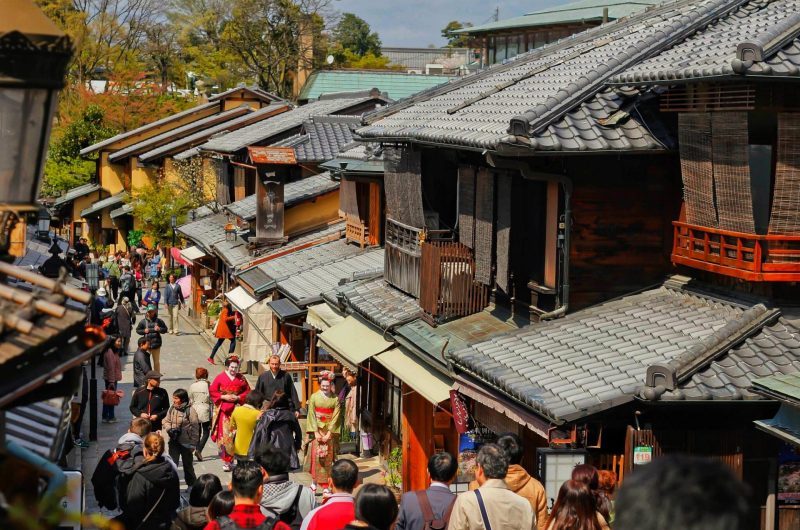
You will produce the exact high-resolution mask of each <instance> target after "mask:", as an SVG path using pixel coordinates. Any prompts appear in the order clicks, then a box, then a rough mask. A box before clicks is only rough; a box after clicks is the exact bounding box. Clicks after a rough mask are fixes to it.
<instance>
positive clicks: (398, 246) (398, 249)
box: [384, 218, 422, 298]
mask: <svg viewBox="0 0 800 530" xmlns="http://www.w3.org/2000/svg"><path fill="white" fill-rule="evenodd" d="M421 234H422V229H421V228H414V227H413V226H408V225H405V224H403V223H401V222H399V221H395V220H394V219H389V218H387V219H386V258H385V261H384V277H385V278H386V281H388V282H389V283H390V284H392V285H394V286H395V287H397V288H398V289H400V290H401V291H403V292H406V293H408V294H410V295H411V296H413V297H415V298H419V291H420V289H419V275H420V256H421V251H420V239H421V238H420V236H421Z"/></svg>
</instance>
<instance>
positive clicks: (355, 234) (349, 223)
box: [344, 214, 369, 248]
mask: <svg viewBox="0 0 800 530" xmlns="http://www.w3.org/2000/svg"><path fill="white" fill-rule="evenodd" d="M344 220H345V232H344V237H345V239H346V240H347V242H348V243H350V242H353V243H358V244H359V245H360V246H361V248H364V247H366V246H369V228H368V227H367V225H366V224H365V223H364V222H363V221H362V220H361V219H359V218H358V217H356V216H355V215H350V214H346V215H345V217H344Z"/></svg>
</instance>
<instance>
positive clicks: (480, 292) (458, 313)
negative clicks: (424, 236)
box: [419, 241, 489, 322]
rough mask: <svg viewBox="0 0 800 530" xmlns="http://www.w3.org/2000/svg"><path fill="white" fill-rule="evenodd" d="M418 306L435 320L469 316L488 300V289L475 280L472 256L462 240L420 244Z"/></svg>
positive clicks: (479, 309) (428, 316)
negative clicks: (420, 262)
mask: <svg viewBox="0 0 800 530" xmlns="http://www.w3.org/2000/svg"><path fill="white" fill-rule="evenodd" d="M421 254H422V265H421V270H420V287H421V289H420V291H421V293H420V297H419V305H420V307H421V308H422V310H423V311H424V312H425V315H426V317H427V318H428V319H429V320H431V321H434V322H441V321H444V320H449V319H451V318H457V317H462V316H467V315H471V314H473V313H477V312H478V311H481V310H483V308H484V307H486V306H487V305H488V303H489V288H488V287H487V286H485V285H483V284H481V283H479V282H477V281H475V258H474V257H473V255H472V250H470V249H469V247H467V246H465V245H462V244H461V243H455V242H445V241H431V242H425V243H423V244H422V253H421Z"/></svg>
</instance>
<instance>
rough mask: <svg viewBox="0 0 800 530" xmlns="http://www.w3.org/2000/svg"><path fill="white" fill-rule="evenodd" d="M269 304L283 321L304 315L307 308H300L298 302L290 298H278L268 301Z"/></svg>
mask: <svg viewBox="0 0 800 530" xmlns="http://www.w3.org/2000/svg"><path fill="white" fill-rule="evenodd" d="M267 305H268V306H269V308H270V309H272V312H273V313H275V314H276V315H277V316H278V318H279V319H280V320H281V322H283V321H284V320H287V319H290V318H296V317H299V316H303V315H304V314H305V313H306V310H305V309H300V308H299V307H297V304H295V303H294V302H292V301H291V300H289V299H288V298H278V299H277V300H272V301H271V302H268V303H267Z"/></svg>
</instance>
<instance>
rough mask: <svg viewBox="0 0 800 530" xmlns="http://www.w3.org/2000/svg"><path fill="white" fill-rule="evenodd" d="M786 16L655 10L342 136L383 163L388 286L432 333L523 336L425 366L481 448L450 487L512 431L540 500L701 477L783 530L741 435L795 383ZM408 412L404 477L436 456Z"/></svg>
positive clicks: (760, 445)
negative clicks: (664, 475)
mask: <svg viewBox="0 0 800 530" xmlns="http://www.w3.org/2000/svg"><path fill="white" fill-rule="evenodd" d="M790 12H791V13H793V12H794V5H793V3H792V2H789V1H775V2H755V1H754V2H744V3H742V2H730V1H725V0H721V1H713V0H711V1H704V2H683V1H679V2H673V3H667V4H663V5H659V6H655V7H652V8H650V9H648V10H647V11H645V12H642V13H638V14H634V15H631V16H629V17H627V18H624V19H620V20H618V21H616V22H613V23H609V24H607V25H603V26H601V27H598V28H594V29H591V30H589V31H586V32H584V33H581V34H578V35H575V36H573V37H571V38H569V39H566V40H562V41H559V42H557V43H554V44H551V45H549V46H546V47H544V48H541V49H536V50H533V51H531V52H529V53H527V54H525V55H522V56H519V57H517V58H516V59H513V60H510V61H507V62H506V63H505V64H503V65H498V66H496V67H494V68H491V69H489V70H487V71H485V72H481V73H478V74H476V75H475V76H472V77H470V78H466V79H464V80H463V81H458V82H454V83H450V84H448V85H446V86H443V87H440V88H437V89H432V90H431V91H428V92H426V93H422V94H419V95H418V96H415V97H413V98H410V99H409V100H407V101H403V102H400V103H398V104H397V105H394V106H391V107H389V108H387V109H384V110H381V111H378V112H376V113H374V114H372V115H369V116H367V121H368V126H366V127H364V128H362V129H359V131H358V133H359V134H360V135H361V136H363V137H364V138H366V139H367V140H369V141H372V142H381V143H383V144H384V145H385V147H386V148H387V152H386V154H385V155H384V156H385V157H386V160H387V161H386V173H385V177H384V181H385V189H386V202H387V207H386V212H387V213H386V216H387V221H386V258H385V263H386V272H385V278H386V280H387V282H388V283H389V284H390V285H392V286H394V287H395V288H397V289H399V290H401V291H404V292H405V293H407V294H408V295H410V296H411V297H413V298H416V299H417V300H418V303H419V306H420V308H421V310H422V311H423V320H424V321H425V322H426V323H428V324H432V325H442V323H444V325H451V322H459V320H458V319H461V318H463V317H464V316H467V315H471V314H473V315H474V314H479V312H481V311H482V310H483V309H484V308H485V307H487V306H488V307H489V308H490V309H491V310H492V311H493V312H497V311H498V309H503V308H504V309H505V310H506V311H508V313H510V315H512V316H514V317H517V318H518V317H521V316H526V317H528V318H529V319H530V321H531V322H532V324H531V325H529V326H525V327H523V328H521V329H518V330H513V331H508V330H507V331H503V329H502V326H501V325H497V326H487V331H488V334H489V335H490V336H492V335H493V337H492V338H490V339H489V340H484V341H480V340H478V341H477V342H476V341H475V340H474V338H470V337H468V338H467V341H466V342H467V344H466V347H461V346H459V347H457V348H455V349H454V350H453V349H450V348H449V347H448V346H447V344H446V343H445V344H444V345H443V346H442V347H441V348H442V349H441V350H440V351H441V352H442V353H443V354H444V355H445V358H446V359H447V362H448V363H450V364H449V365H450V367H451V370H450V376H451V377H454V378H455V388H456V389H457V390H458V395H457V396H456V397H455V398H454V403H457V402H459V403H460V404H458V405H457V408H459V410H468V411H469V413H470V415H471V418H472V419H473V420H474V421H475V422H476V424H477V425H478V427H480V429H479V430H478V431H472V436H471V438H469V439H466V440H465V439H462V440H461V442H462V444H461V445H460V448H461V447H465V448H466V450H465V451H462V463H463V464H464V467H465V468H466V467H468V462H469V459H470V458H471V456H470V455H472V456H474V451H473V448H474V444H475V442H476V440H477V441H479V440H480V439H481V438H482V437H484V436H486V437H491V433H492V432H495V433H497V432H500V431H508V430H514V431H518V432H520V433H521V434H522V435H523V437H524V438H525V440H526V446H527V447H528V450H529V454H528V455H527V457H526V462H525V463H526V465H527V466H528V468H529V470H530V471H532V472H535V471H538V472H539V473H540V475H541V476H542V478H543V479H544V480H545V482H546V485H547V486H548V491H550V492H551V495H552V494H553V492H554V488H555V487H557V486H558V484H559V481H561V480H563V479H564V477H563V476H560V475H559V474H558V472H557V470H558V469H559V466H558V465H557V463H558V461H559V459H560V458H562V457H563V458H565V459H566V460H567V461H569V462H573V461H575V460H574V459H576V458H579V459H588V460H590V461H591V462H593V463H595V464H596V465H598V466H600V467H604V468H609V469H614V470H615V471H617V472H618V473H619V474H620V476H624V475H625V474H627V473H631V472H635V469H636V466H637V465H638V464H640V463H644V462H647V461H649V459H651V458H653V457H657V456H658V455H660V454H665V453H669V452H675V451H682V452H690V453H696V454H704V455H709V456H713V457H716V458H720V459H722V460H724V461H725V462H726V463H728V464H729V465H730V466H731V467H732V468H733V470H734V471H735V472H736V473H737V474H738V476H740V477H742V478H743V479H744V480H745V481H747V482H748V483H749V484H750V485H751V486H752V487H753V489H754V492H755V497H754V498H755V499H757V500H758V501H759V503H760V506H761V509H762V512H763V515H762V514H760V513H759V512H758V511H757V510H756V511H754V512H753V514H752V517H753V527H758V525H759V521H761V522H762V525H763V527H764V528H776V527H777V526H776V525H777V513H778V511H777V510H776V505H775V495H774V487H773V486H774V484H773V482H772V481H771V479H769V477H770V476H774V469H775V467H774V466H775V462H776V458H777V455H776V453H775V447H774V442H773V441H772V440H770V439H769V437H767V436H765V435H761V434H759V432H757V431H756V430H755V429H754V428H753V423H752V422H753V420H757V419H759V418H768V417H770V416H771V415H773V414H774V412H775V410H776V408H777V403H775V402H774V401H770V400H766V399H761V398H760V397H758V396H757V395H756V394H753V393H752V392H751V391H749V387H750V385H751V382H752V380H753V379H755V378H757V377H762V376H766V375H773V374H776V373H783V372H788V371H795V370H796V367H797V363H798V357H797V350H796V346H797V345H798V337H799V336H800V335H798V331H800V330H798V328H797V327H796V326H795V325H794V324H793V323H792V322H791V321H789V320H787V319H786V318H784V317H782V314H783V311H784V309H783V307H785V306H787V305H792V304H793V303H794V304H796V299H795V301H792V297H793V296H796V293H795V288H794V287H793V283H792V282H793V281H795V280H797V276H796V275H797V270H796V267H797V261H798V257H797V250H796V247H795V245H796V241H795V240H796V237H797V232H796V230H795V227H796V225H795V224H794V223H795V222H796V221H797V219H799V218H800V216H798V199H797V197H796V196H795V195H796V194H794V192H793V191H790V190H794V189H795V187H794V186H793V182H794V180H793V179H795V173H796V171H797V169H798V168H797V167H795V166H796V165H797V164H796V163H795V160H794V159H793V158H792V155H791V153H792V151H791V147H790V146H791V145H792V143H793V142H792V136H791V134H792V133H791V131H792V130H793V128H792V125H791V124H792V123H793V122H792V121H791V120H792V119H793V116H794V113H793V110H794V102H793V100H791V98H788V97H786V96H785V94H788V93H789V92H790V90H789V87H790V86H791V85H790V84H789V83H790V82H791V81H793V76H795V75H796V72H797V71H798V70H797V68H798V67H797V64H796V62H795V60H796V56H797V53H798V52H797V44H796V42H797V38H798V33H799V31H798V30H797V29H796V28H797V24H796V16H795V15H788V14H787V13H790ZM767 76H769V77H768V78H767ZM631 86H635V87H637V88H635V89H634V88H630V87H631ZM390 148H391V149H390ZM641 154H648V156H637V155H641ZM577 155H580V156H577ZM681 190H683V194H681ZM682 196H683V201H682V200H681V199H682ZM676 271H679V272H681V273H683V274H686V275H687V276H681V277H673V278H671V279H670V280H668V281H666V282H664V281H663V277H664V276H665V275H667V274H670V273H674V272H676ZM689 275H691V276H693V277H694V278H690V277H689ZM598 304H599V305H598ZM484 312H485V311H484ZM564 315H566V316H564ZM559 317H564V318H563V319H560V318H559ZM470 318H471V317H470ZM540 320H543V321H546V322H537V321H540ZM418 325H420V324H418ZM405 326H408V324H406V325H405ZM405 326H399V327H398V328H397V330H395V331H394V334H395V336H397V337H402V341H405V342H407V341H409V340H410V341H412V342H414V341H421V342H422V344H420V346H423V347H422V348H418V347H415V346H412V348H409V351H410V352H411V353H415V354H419V352H420V351H422V350H426V349H430V345H427V346H426V345H425V342H430V340H429V339H427V337H424V335H423V334H422V333H419V331H426V332H427V331H428V329H429V328H424V327H423V328H421V329H418V330H410V329H403V328H404V327H405ZM492 327H494V329H491V328H492ZM401 329H403V331H402V332H401V331H400V330H401ZM415 331H416V332H417V333H416V337H415V333H414V332H415ZM426 334H427V333H426ZM323 336H324V335H323ZM423 338H425V340H424V341H423V340H422V339H423ZM396 340H397V341H398V342H400V340H398V339H396ZM442 342H443V341H442ZM440 343H441V342H440ZM400 344H401V345H402V342H400ZM462 346H463V345H462ZM418 357H419V356H418ZM419 359H424V358H423V357H419ZM403 383H404V385H406V384H407V385H408V386H407V387H406V386H404V387H403V388H404V389H406V388H407V389H408V392H412V391H413V387H412V385H411V382H409V381H405V380H404V381H403ZM402 394H403V400H404V403H405V401H406V400H407V399H408V396H407V395H406V393H405V391H403V392H402ZM461 400H463V402H461ZM408 401H409V402H410V401H411V400H410V399H408ZM464 402H465V403H466V409H461V405H462V404H464ZM401 409H402V410H403V411H406V418H405V419H404V421H407V423H408V425H409V429H411V432H408V433H404V435H406V434H407V435H408V438H405V437H404V439H403V442H404V444H403V446H404V457H406V458H408V457H410V456H412V455H411V453H409V444H408V440H411V439H414V438H416V439H418V440H422V443H421V447H422V452H421V455H426V454H430V453H431V452H432V451H434V450H435V449H436V448H435V447H434V443H435V442H434V441H433V440H432V439H430V437H429V434H430V431H428V430H427V427H426V426H425V425H424V424H421V425H419V426H417V425H415V424H414V422H413V421H410V419H409V418H411V416H412V414H414V413H413V412H412V411H411V406H410V405H409V407H408V409H407V408H406V406H405V404H402V406H401ZM436 410H439V409H438V408H437V406H436V404H434V403H431V402H428V403H426V404H425V406H424V411H425V412H424V414H423V415H427V416H432V415H433V414H432V413H433V412H434V411H436ZM461 425H462V426H463V422H462V424H461ZM539 446H541V447H542V448H543V450H542V451H538V454H537V452H536V451H534V450H533V449H534V448H536V447H539ZM575 447H579V448H580V450H578V451H575V450H573V449H574V448H575ZM416 457H417V455H416V454H415V455H413V458H416ZM567 467H569V466H567ZM548 470H549V472H548ZM404 478H405V477H404ZM410 480H412V481H413V480H416V479H410ZM423 480H424V478H423ZM412 483H413V482H412Z"/></svg>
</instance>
